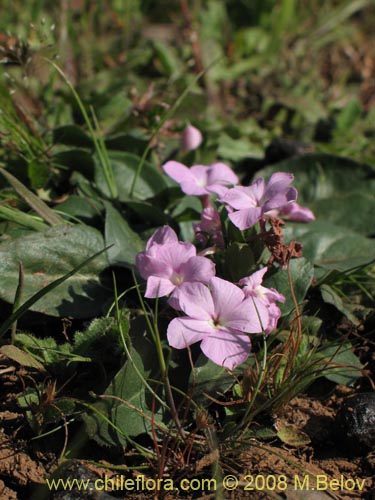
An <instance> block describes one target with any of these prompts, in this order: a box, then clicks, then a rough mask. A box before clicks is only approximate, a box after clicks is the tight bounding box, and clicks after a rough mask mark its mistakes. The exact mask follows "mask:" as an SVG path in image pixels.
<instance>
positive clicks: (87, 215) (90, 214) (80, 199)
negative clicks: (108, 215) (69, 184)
mask: <svg viewBox="0 0 375 500" xmlns="http://www.w3.org/2000/svg"><path fill="white" fill-rule="evenodd" d="M102 208H103V207H102V206H101V204H100V203H98V202H97V201H96V200H93V199H92V198H86V197H84V196H78V195H76V194H71V195H70V196H69V198H67V199H66V200H65V201H63V202H62V203H59V205H57V206H56V208H55V210H56V211H58V212H63V213H64V214H67V215H71V216H73V217H77V218H79V219H82V220H84V221H86V220H90V219H93V218H94V217H95V216H98V215H99V214H100V212H101V209H102Z"/></svg>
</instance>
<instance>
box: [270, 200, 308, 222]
mask: <svg viewBox="0 0 375 500" xmlns="http://www.w3.org/2000/svg"><path fill="white" fill-rule="evenodd" d="M277 215H280V216H281V217H283V218H284V217H285V218H286V219H288V220H290V221H293V222H311V221H313V220H315V215H314V214H313V212H312V211H311V210H310V209H309V208H307V207H301V205H298V203H290V204H289V205H285V207H284V208H283V209H281V210H279V211H278V214H277Z"/></svg>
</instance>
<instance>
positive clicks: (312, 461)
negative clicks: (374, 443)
mask: <svg viewBox="0 0 375 500" xmlns="http://www.w3.org/2000/svg"><path fill="white" fill-rule="evenodd" d="M0 374H1V386H2V391H1V396H0V423H1V429H0V498H1V499H2V500H16V499H18V500H29V499H32V500H34V499H35V500H36V499H38V500H39V499H40V500H42V499H51V500H81V499H93V500H94V499H96V500H105V499H110V498H125V496H124V493H123V492H122V493H121V492H119V491H117V492H115V491H112V492H110V491H108V492H107V493H104V492H100V491H96V492H92V491H91V492H90V491H86V492H82V491H81V492H79V491H71V492H64V491H60V492H55V493H48V492H47V491H46V488H45V487H43V485H44V484H45V481H46V478H49V477H50V476H51V475H52V474H53V473H54V472H56V470H57V469H58V462H59V454H60V453H61V452H62V451H63V450H61V449H60V453H59V452H58V450H56V452H54V453H52V452H51V451H50V450H51V446H50V447H49V449H48V451H45V450H43V448H42V447H40V446H38V444H37V440H36V441H35V440H31V438H32V437H33V436H34V434H33V433H32V432H31V431H30V427H29V424H28V422H27V419H26V414H25V412H24V411H23V410H21V409H20V408H19V406H18V405H17V397H18V396H19V395H20V394H22V393H23V391H24V385H23V381H24V380H25V379H27V378H28V377H30V376H31V374H30V373H28V371H27V369H26V368H23V367H19V366H15V363H13V362H11V361H10V360H8V359H7V358H5V357H4V356H0ZM315 392H316V391H315ZM320 392H323V393H324V395H323V396H322V395H319V394H315V395H314V394H313V392H312V393H311V394H309V395H305V396H299V397H296V398H294V399H293V400H292V401H291V402H290V403H289V404H288V405H287V406H286V407H285V408H284V409H283V411H282V412H279V414H278V415H277V416H275V417H274V421H273V426H274V428H275V430H280V429H282V428H285V426H292V429H294V430H296V429H297V430H299V431H302V433H303V434H302V436H304V437H305V438H306V439H305V444H301V445H300V446H290V445H287V444H285V442H284V443H283V442H282V441H280V440H279V439H278V438H272V439H271V440H270V439H268V440H267V441H264V440H263V441H257V440H255V439H254V440H249V441H248V442H247V443H246V444H245V446H242V448H241V450H235V451H233V449H232V450H225V449H223V450H220V460H221V465H222V474H223V475H228V474H230V475H233V476H235V477H236V478H237V479H240V480H242V482H241V483H240V484H239V486H238V487H237V488H236V489H235V491H226V493H225V495H224V496H223V497H222V498H223V499H225V500H242V499H245V498H246V499H249V498H251V499H259V500H262V499H268V498H279V499H287V500H299V499H307V500H309V499H310V500H325V499H329V498H334V499H342V500H353V499H359V498H363V499H367V500H372V499H375V453H374V452H373V451H369V452H360V453H358V454H356V453H353V451H352V450H347V449H345V448H343V447H342V448H341V447H340V444H341V439H340V437H338V436H337V432H336V431H337V424H336V422H335V415H336V413H337V411H338V409H339V408H340V407H341V405H342V402H343V401H344V399H345V398H346V397H347V396H348V395H350V394H351V393H352V392H354V391H353V390H351V389H348V388H346V387H342V386H336V387H334V388H333V390H331V392H330V393H328V394H327V392H326V391H320ZM50 439H51V441H50V444H51V443H53V439H54V438H53V436H52V437H51V438H50ZM87 446H88V447H90V446H92V445H91V444H90V443H88V444H87ZM52 448H54V447H53V446H52ZM93 449H94V450H95V452H94V455H92V456H90V453H91V452H88V453H86V456H90V458H93V459H94V460H95V464H94V465H93V463H92V460H78V459H72V460H70V461H69V462H66V465H65V467H66V468H65V472H64V473H61V475H60V471H61V468H60V469H59V477H64V474H65V477H77V478H79V479H90V480H95V478H103V477H104V475H105V474H107V477H113V476H116V475H118V474H121V470H120V472H119V471H118V470H117V471H115V472H114V471H113V468H111V467H110V464H111V463H114V462H113V457H112V456H111V454H110V450H108V449H105V448H98V447H96V448H95V446H93ZM124 460H125V456H124ZM117 462H118V457H117ZM120 462H121V459H120ZM213 462H214V459H213V458H212V457H209V456H208V457H203V458H202V459H201V460H200V461H199V462H196V464H195V467H193V469H192V468H191V467H190V470H189V472H188V473H186V474H185V473H184V471H181V477H187V478H190V479H191V478H194V477H195V478H196V479H197V478H201V479H202V478H203V477H206V478H209V477H212V472H211V469H212V463H213ZM60 466H61V464H60ZM207 466H208V467H207ZM138 473H140V472H138ZM124 474H125V473H124ZM136 474H137V472H134V473H133V476H129V474H127V477H130V478H131V477H133V478H134V477H136ZM204 474H205V475H204ZM306 477H309V479H308V480H307V479H306ZM316 477H318V479H319V478H320V483H319V484H318V485H317V484H316V483H315V480H316ZM332 480H333V482H330V481H332ZM334 480H337V481H336V482H335V481H334ZM350 480H351V481H350ZM264 481H268V486H269V488H271V491H265V489H264V488H265V487H266V486H265V484H264ZM275 481H276V483H275ZM304 481H305V483H304ZM306 481H309V490H307V483H306ZM345 481H346V482H345ZM353 481H354V482H353ZM358 481H359V483H358ZM274 484H275V485H276V486H280V488H279V489H277V488H276V489H274V488H273V486H274ZM255 485H256V486H257V487H258V491H256V490H253V489H251V488H252V487H253V486H255ZM353 485H354V487H353ZM316 486H318V487H320V488H321V489H318V490H317V489H316ZM313 488H314V489H313ZM360 489H361V491H360ZM178 495H179V496H178V497H176V492H175V491H174V492H173V494H171V493H170V492H168V491H166V492H164V493H163V495H159V497H158V496H157V495H156V494H155V492H146V491H145V492H144V493H142V494H140V493H139V492H138V493H135V492H134V491H133V492H129V491H128V492H127V494H126V498H131V499H133V500H139V499H141V498H142V499H147V498H149V499H155V498H164V500H172V499H175V498H181V499H198V498H201V499H203V498H204V499H207V500H208V499H210V498H212V499H213V498H215V493H213V492H210V491H207V492H205V491H204V490H202V489H201V490H199V491H194V492H192V491H191V492H187V493H184V492H182V491H180V492H179V493H178Z"/></svg>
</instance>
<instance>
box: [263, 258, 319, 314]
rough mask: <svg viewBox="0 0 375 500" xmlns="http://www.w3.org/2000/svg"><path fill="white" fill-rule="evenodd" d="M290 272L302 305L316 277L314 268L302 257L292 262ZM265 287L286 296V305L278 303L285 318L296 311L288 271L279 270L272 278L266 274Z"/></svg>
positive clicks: (299, 302) (298, 301) (297, 296)
mask: <svg viewBox="0 0 375 500" xmlns="http://www.w3.org/2000/svg"><path fill="white" fill-rule="evenodd" d="M289 270H290V275H291V278H292V283H293V289H294V293H295V296H296V299H297V303H298V304H299V305H301V303H302V301H303V299H304V298H305V295H306V293H307V290H308V288H309V286H310V285H311V281H312V279H313V276H314V266H313V265H312V264H311V262H309V261H308V260H306V259H305V258H303V257H301V258H299V259H292V260H291V261H290V264H289ZM264 286H266V287H268V288H275V289H276V290H277V291H278V292H279V293H281V294H282V295H284V297H285V299H286V300H285V302H284V304H280V303H279V302H278V303H277V305H278V306H279V307H280V309H281V312H282V315H283V316H285V315H287V314H290V313H291V312H292V311H294V309H295V306H294V302H293V296H292V291H291V288H290V284H289V278H288V271H287V270H283V269H278V270H277V271H276V273H275V274H273V275H270V276H267V274H266V276H265V279H264Z"/></svg>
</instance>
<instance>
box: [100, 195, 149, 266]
mask: <svg viewBox="0 0 375 500" xmlns="http://www.w3.org/2000/svg"><path fill="white" fill-rule="evenodd" d="M105 207H106V217H105V240H106V246H109V245H112V246H111V248H109V249H108V251H107V254H108V260H109V262H110V264H115V265H123V266H126V267H129V266H133V265H134V264H135V256H136V255H137V253H138V252H141V251H142V250H143V249H144V242H143V241H142V240H141V238H140V237H139V236H138V234H137V233H135V232H134V231H133V230H132V229H131V227H130V226H129V224H128V223H127V222H126V220H125V219H124V218H123V217H122V215H121V214H120V212H118V211H117V210H116V209H115V208H113V206H112V205H111V204H110V203H107V202H106V203H105Z"/></svg>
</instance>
